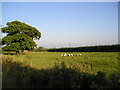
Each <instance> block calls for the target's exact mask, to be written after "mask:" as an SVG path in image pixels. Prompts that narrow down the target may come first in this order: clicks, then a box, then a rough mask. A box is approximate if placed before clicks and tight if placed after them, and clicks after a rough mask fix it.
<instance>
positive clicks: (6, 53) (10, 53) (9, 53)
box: [2, 52, 16, 55]
mask: <svg viewBox="0 0 120 90" xmlns="http://www.w3.org/2000/svg"><path fill="white" fill-rule="evenodd" d="M2 54H4V55H16V53H14V52H2Z"/></svg>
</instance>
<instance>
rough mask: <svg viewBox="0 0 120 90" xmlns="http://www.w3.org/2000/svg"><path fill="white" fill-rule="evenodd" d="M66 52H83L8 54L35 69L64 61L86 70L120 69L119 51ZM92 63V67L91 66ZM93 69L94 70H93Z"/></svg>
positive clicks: (107, 71) (107, 70)
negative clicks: (78, 54)
mask: <svg viewBox="0 0 120 90" xmlns="http://www.w3.org/2000/svg"><path fill="white" fill-rule="evenodd" d="M66 53H72V54H76V53H81V54H82V55H81V56H73V57H68V56H67V57H62V56H61V54H64V52H60V53H57V52H56V53H55V52H42V53H41V52H30V53H28V54H27V55H7V56H10V57H12V58H13V60H14V61H16V62H22V63H24V64H29V65H30V66H31V67H32V68H35V69H42V68H43V69H49V68H52V67H53V65H54V64H55V63H61V62H62V61H64V62H65V64H66V65H67V66H68V67H71V66H74V65H77V66H80V67H81V68H82V70H83V71H84V72H92V73H96V72H97V71H101V72H106V73H109V72H117V70H118V68H119V67H118V58H119V57H118V52H66ZM91 65H92V68H91ZM91 69H92V70H91Z"/></svg>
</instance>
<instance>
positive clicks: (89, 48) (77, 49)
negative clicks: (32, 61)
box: [48, 45, 120, 52]
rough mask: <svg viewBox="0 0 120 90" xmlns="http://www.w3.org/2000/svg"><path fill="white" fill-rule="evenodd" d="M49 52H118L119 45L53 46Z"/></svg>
mask: <svg viewBox="0 0 120 90" xmlns="http://www.w3.org/2000/svg"><path fill="white" fill-rule="evenodd" d="M48 51H49V52H119V51H120V45H103V46H87V47H75V48H54V49H49V50H48Z"/></svg>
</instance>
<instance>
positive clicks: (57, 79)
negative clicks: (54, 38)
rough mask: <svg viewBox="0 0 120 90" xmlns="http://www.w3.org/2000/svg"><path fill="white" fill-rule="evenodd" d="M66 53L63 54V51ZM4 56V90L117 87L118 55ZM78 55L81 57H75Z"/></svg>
mask: <svg viewBox="0 0 120 90" xmlns="http://www.w3.org/2000/svg"><path fill="white" fill-rule="evenodd" d="M64 53H65V52H64ZM64 53H63V52H29V53H28V52H27V53H24V55H3V57H2V71H3V73H2V78H3V79H2V85H3V88H118V87H119V86H120V75H119V72H118V69H119V66H118V63H119V61H118V59H119V57H118V52H66V53H67V54H73V55H74V56H61V54H64ZM77 53H80V54H81V56H75V55H76V54H77Z"/></svg>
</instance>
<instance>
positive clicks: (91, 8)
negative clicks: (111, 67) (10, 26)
mask: <svg viewBox="0 0 120 90" xmlns="http://www.w3.org/2000/svg"><path fill="white" fill-rule="evenodd" d="M14 20H19V21H21V22H24V23H26V24H29V25H31V26H34V27H36V28H37V29H38V30H39V31H40V32H41V33H42V37H41V39H40V40H39V41H35V42H36V43H37V45H38V46H43V47H46V48H53V47H68V46H69V42H70V43H71V47H79V46H88V45H109V44H117V43H118V3H117V2H56V3H55V2H45V3H43V2H36V3H34V2H16V3H15V2H3V3H2V24H3V26H5V24H6V23H7V22H11V21H14Z"/></svg>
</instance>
